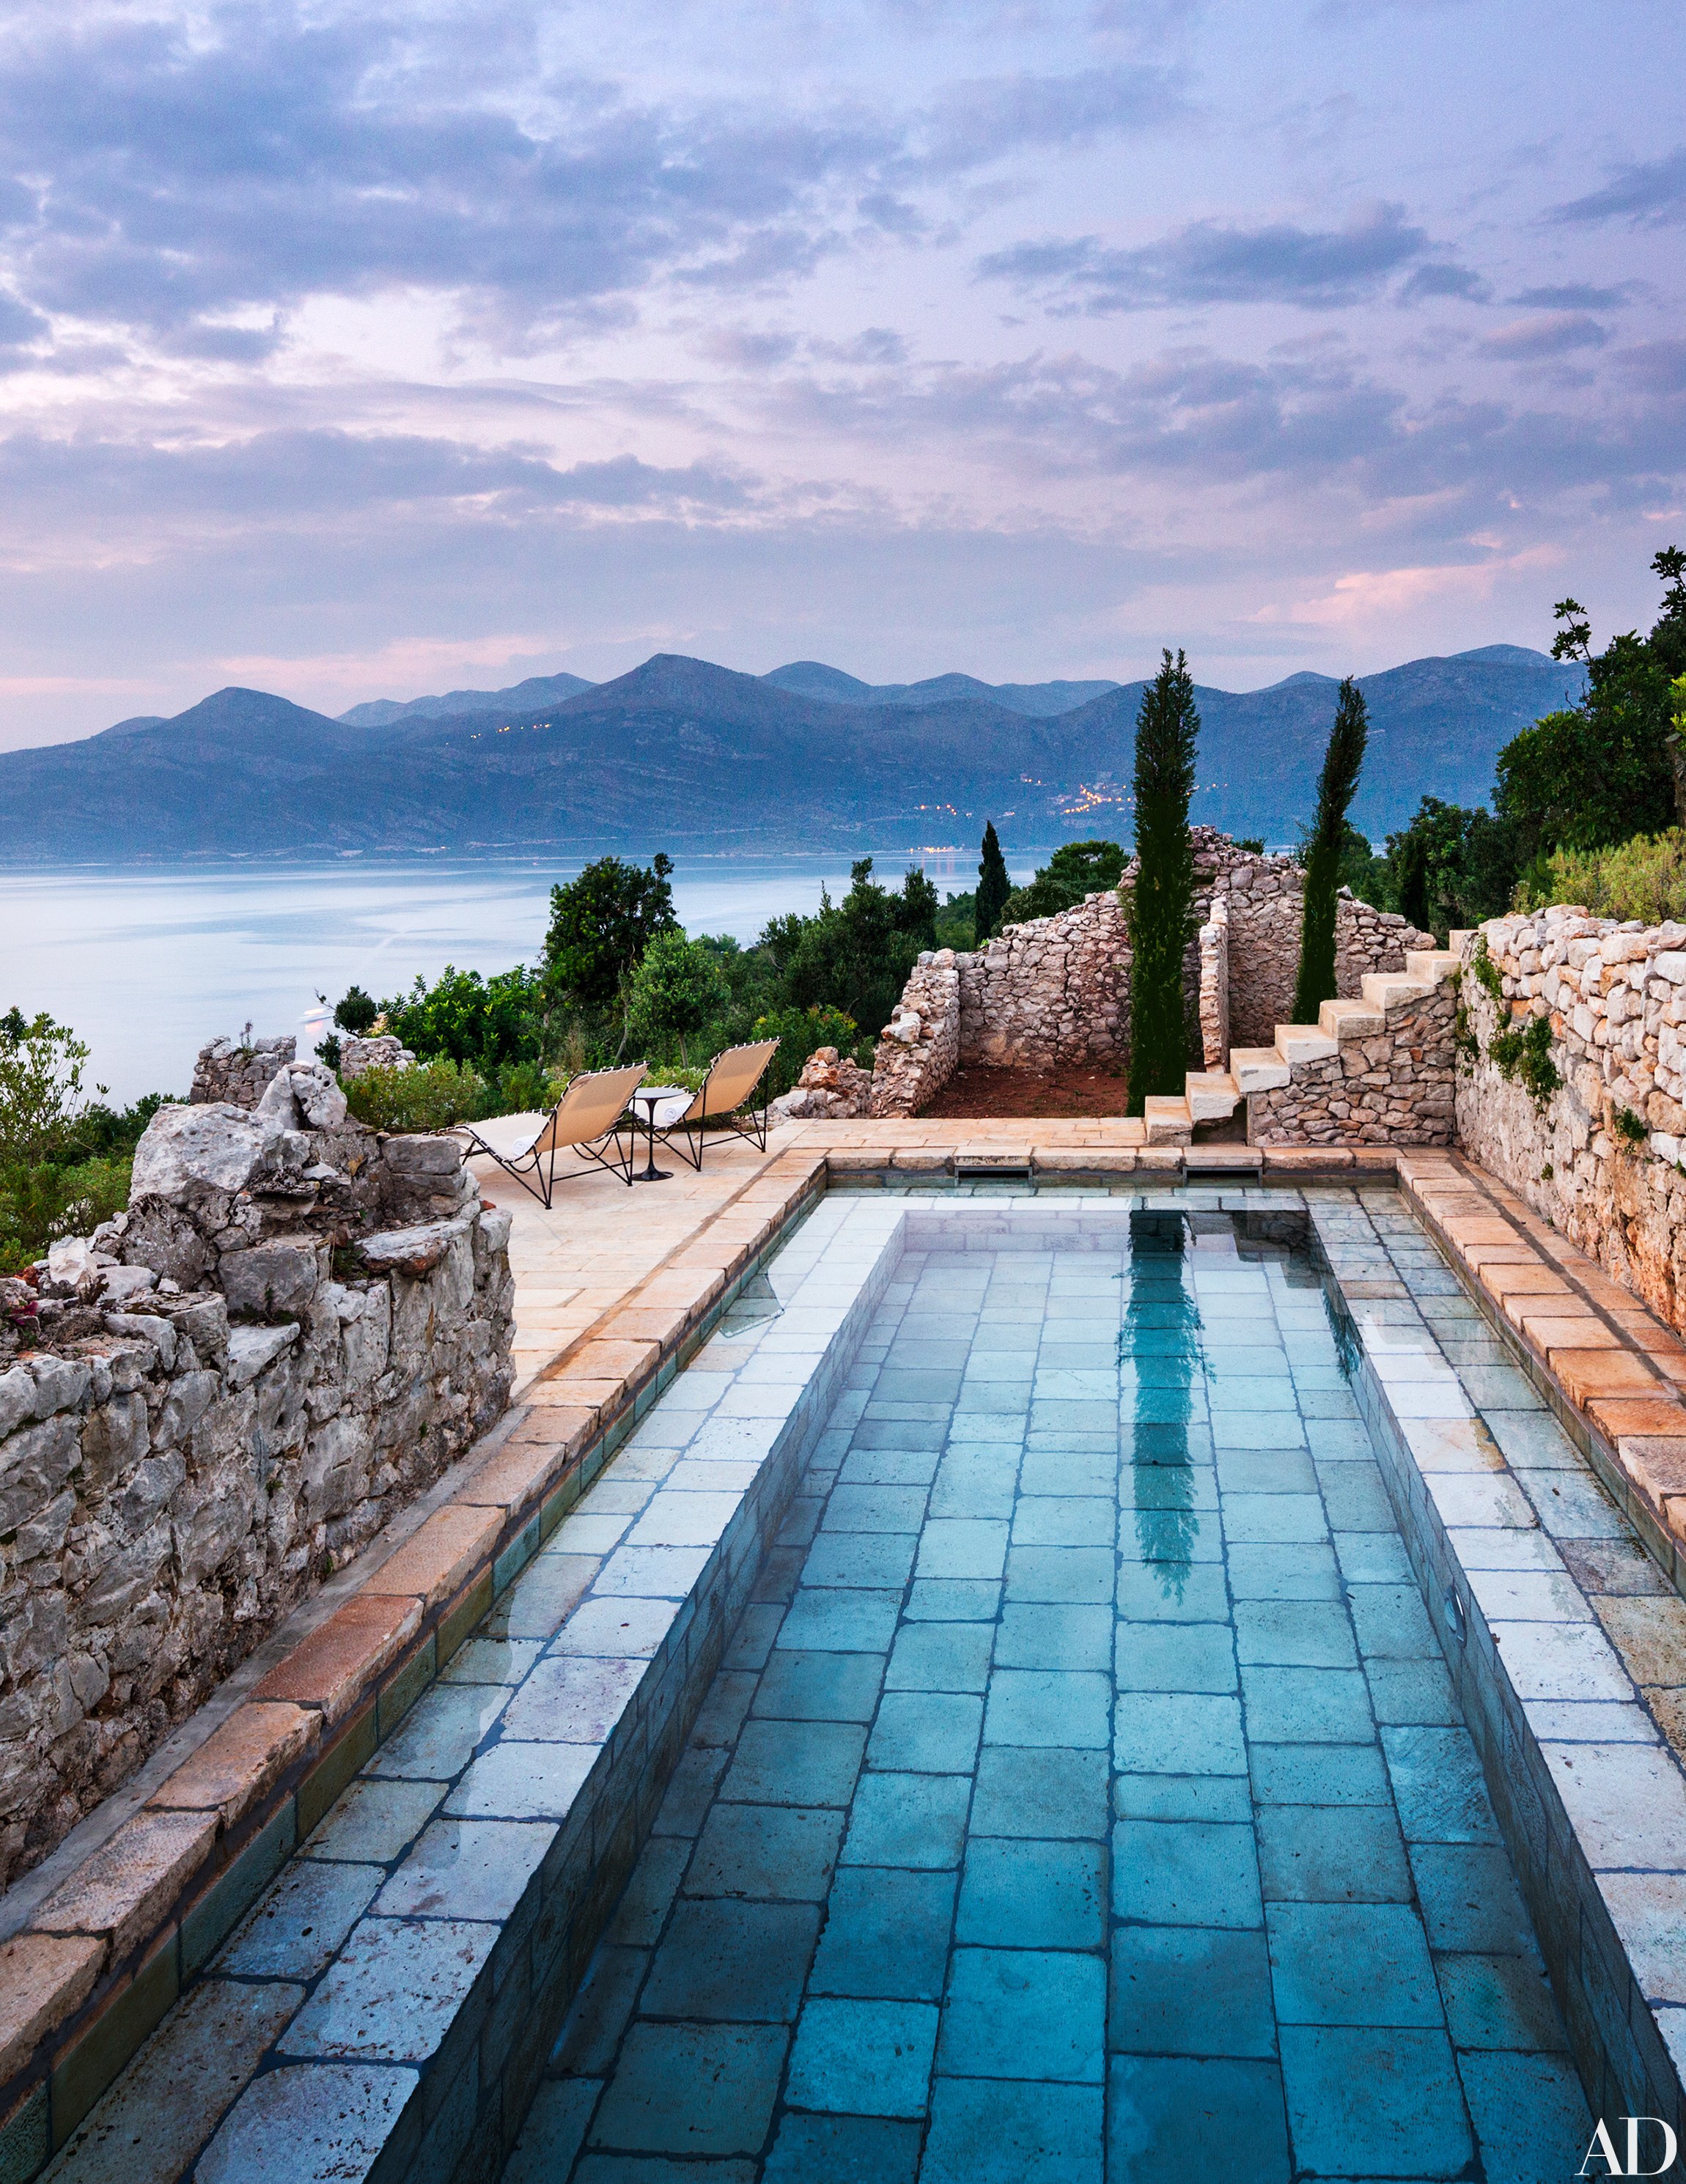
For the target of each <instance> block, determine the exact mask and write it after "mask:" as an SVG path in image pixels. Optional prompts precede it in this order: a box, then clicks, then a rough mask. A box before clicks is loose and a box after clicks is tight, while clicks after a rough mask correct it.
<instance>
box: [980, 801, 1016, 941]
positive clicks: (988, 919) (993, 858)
mask: <svg viewBox="0 0 1686 2184" xmlns="http://www.w3.org/2000/svg"><path fill="white" fill-rule="evenodd" d="M1012 892H1013V882H1012V881H1011V880H1010V879H1009V878H1008V872H1007V860H1006V858H1005V857H1003V856H1002V854H1001V843H1000V840H999V838H997V834H996V831H995V822H994V820H993V819H989V820H986V821H985V822H984V841H983V856H982V858H981V860H980V863H979V866H978V891H977V894H976V897H975V899H974V909H973V930H974V935H975V938H974V941H973V945H974V947H977V948H981V947H982V946H983V944H984V943H985V941H986V940H987V939H989V938H990V936H991V934H992V933H994V932H995V930H996V928H997V927H998V926H999V925H1000V923H1001V913H1002V911H1003V910H1004V909H1005V908H1006V906H1007V898H1008V895H1010V894H1012Z"/></svg>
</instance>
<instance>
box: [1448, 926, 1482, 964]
mask: <svg viewBox="0 0 1686 2184" xmlns="http://www.w3.org/2000/svg"><path fill="white" fill-rule="evenodd" d="M1475 937H1476V928H1475V927H1474V926H1472V925H1460V926H1459V927H1458V928H1457V929H1456V931H1455V932H1452V933H1448V934H1447V935H1446V952H1447V954H1448V955H1449V956H1454V957H1456V958H1457V959H1458V960H1459V961H1462V958H1463V953H1464V943H1465V941H1466V940H1473V939H1475Z"/></svg>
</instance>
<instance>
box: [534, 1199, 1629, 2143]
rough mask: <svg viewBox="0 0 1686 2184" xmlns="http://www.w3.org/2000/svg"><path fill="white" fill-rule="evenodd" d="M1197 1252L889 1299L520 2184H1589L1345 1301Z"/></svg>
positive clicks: (668, 1807) (912, 1285)
mask: <svg viewBox="0 0 1686 2184" xmlns="http://www.w3.org/2000/svg"><path fill="white" fill-rule="evenodd" d="M1192 1229H1193V1233H1192V1235H1191V1234H1190V1233H1189V1229H1188V1227H1187V1226H1186V1223H1185V1222H1184V1220H1183V1218H1182V1217H1181V1216H1179V1215H1156V1214H1153V1213H1136V1214H1135V1215H1134V1216H1131V1217H1130V1218H1129V1223H1128V1232H1127V1233H1128V1234H1129V1236H1130V1248H1125V1245H1124V1243H1123V1242H1122V1240H1121V1239H1122V1238H1123V1236H1124V1234H1125V1233H1126V1230H1125V1219H1124V1218H1123V1217H1120V1219H1119V1235H1120V1242H1119V1245H1118V1246H1117V1248H1102V1249H1077V1248H1062V1249H1059V1250H1057V1251H1050V1250H1002V1251H998V1252H994V1253H991V1252H985V1251H977V1250H975V1249H974V1250H969V1251H959V1250H957V1251H952V1252H950V1251H943V1250H941V1249H937V1250H932V1251H926V1252H924V1253H923V1254H918V1253H910V1254H909V1256H907V1258H906V1259H905V1260H904V1261H903V1263H902V1268H901V1269H900V1270H899V1273H898V1275H897V1278H896V1282H895V1283H894V1284H893V1285H892V1287H891V1289H890V1291H889V1292H888V1293H887V1295H886V1296H885V1301H884V1303H883V1305H882V1307H881V1308H880V1310H879V1314H878V1316H877V1318H876V1320H875V1322H874V1325H873V1326H872V1328H871V1329H870V1331H869V1333H868V1338H867V1340H866V1342H865V1344H864V1346H863V1349H862V1351H861V1352H860V1355H859V1358H858V1361H857V1366H856V1369H855V1371H854V1373H853V1374H852V1376H851V1384H850V1387H849V1390H848V1392H847V1393H846V1395H845V1396H843V1397H842V1398H841V1399H840V1402H839V1403H838V1405H837V1407H836V1409H835V1412H834V1413H833V1416H832V1419H831V1423H830V1425H829V1429H828V1430H827V1432H826V1433H825V1435H824V1436H823V1439H822V1440H821V1443H820V1445H819V1447H818V1451H817V1454H816V1457H815V1459H814V1461H813V1463H812V1465H811V1467H810V1468H809V1471H808V1474H807V1480H806V1483H805V1487H804V1490H803V1493H802V1495H801V1498H800V1499H799V1500H798V1502H796V1505H795V1507H794V1508H793V1510H792V1513H791V1515H790V1519H789V1522H788V1523H787V1525H786V1527H785V1530H784V1536H783V1541H782V1544H781V1547H780V1549H779V1551H778V1552H776V1553H775V1554H774V1556H773V1558H772V1560H771V1562H770V1563H769V1567H768V1570H767V1572H766V1574H765V1576H764V1579H763V1582H762V1589H761V1594H760V1596H759V1598H758V1600H757V1602H756V1605H754V1606H752V1607H751V1608H750V1610H749V1611H748V1613H747V1614H746V1616H745V1619H744V1622H743V1624H742V1626H741V1627H740V1630H739V1632H738V1634H737V1637H736V1640H735V1642H734V1646H733V1648H732V1650H731V1652H729V1656H728V1658H727V1660H726V1662H725V1663H724V1665H723V1669H722V1670H721V1672H720V1674H719V1675H718V1677H717V1680H716V1682H715V1685H714V1687H713V1690H712V1693H711V1696H710V1698H709V1701H708V1702H707V1705H706V1708H705V1709H704V1713H703V1715H702V1718H701V1720H700V1721H699V1723H698V1724H697V1728H696V1730H695V1733H694V1735H693V1737H692V1739H691V1741H690V1744H689V1747H688V1749H687V1751H686V1752H685V1755H684V1758H683V1759H682V1761H681V1763H680V1766H679V1769H678V1773H677V1774H676V1776H675V1778H674V1780H673V1786H672V1788H671V1790H670V1791H669V1793H668V1796H667V1800H666V1802H665V1803H664V1806H663V1808H662V1813H661V1815H660V1816H659V1818H658V1819H657V1821H656V1825H655V1829H654V1831H653V1832H652V1834H651V1836H650V1840H649V1842H648V1844H647V1846H646V1848H645V1852H644V1854H643V1856H642V1858H641V1859H640V1861H639V1865H638V1868H637V1869H636V1871H635V1873H634V1878H633V1880H632V1882H631V1883H630V1885H629V1887H628V1892H627V1895H626V1897H625V1898H624V1899H623V1901H622V1905H621V1907H620V1909H619V1911H618V1913H617V1916H616V1919H615V1920H614V1922H613V1925H612V1926H611V1931H610V1933H609V1935H608V1936H607V1938H606V1942H605V1945H604V1947H603V1948H602V1950H601V1951H600V1954H599V1957H598V1959H597V1961H596V1964H595V1967H594V1970H593V1972H592V1974H591V1976H590V1979H589V1982H588V1984H587V1986H586V1987H585V1988H584V1989H583V1992H582V1993H581V1995H580V1997H579V1998H578V2003H576V2006H575V2009H574V2010H573V2012H572V2015H571V2017H570V2020H569V2023H568V2025H567V2028H566V2029H565V2031H564V2033H563V2036H562V2038H561V2041H560V2042H559V2043H558V2046H557V2049H556V2051H555V2057H554V2059H553V2063H552V2066H551V2075H550V2078H549V2079H548V2080H547V2081H546V2082H545V2084H544V2086H543V2087H541V2090H540V2092H539V2098H538V2099H537V2101H536V2102H535V2103H534V2106H533V2111H532V2114H531V2116H530V2118H529V2120H528V2126H527V2129H526V2131H525V2133H524V2135H523V2137H522V2142H521V2144H520V2146H519V2147H518V2148H517V2150H516V2153H515V2154H514V2156H513V2157H512V2159H511V2163H510V2165H509V2168H508V2170H506V2172H505V2175H506V2179H507V2180H508V2184H533V2180H537V2179H540V2178H543V2179H545V2180H554V2184H562V2180H563V2179H566V2178H570V2177H572V2178H574V2179H576V2180H578V2184H644V2180H651V2179H655V2178H657V2177H677V2176H679V2175H681V2174H684V2175H701V2176H706V2177H709V2178H712V2179H715V2180H717V2184H738V2180H743V2184H751V2180H755V2179H761V2178H765V2179H768V2180H772V2179H798V2178H804V2179H810V2180H815V2181H816V2184H818V2180H826V2179H835V2180H839V2184H842V2180H846V2179H854V2178H859V2179H862V2180H867V2179H873V2180H879V2179H882V2180H885V2184H894V2180H900V2179H906V2180H912V2179H913V2178H915V2177H918V2178H921V2179H924V2180H926V2184H950V2180H953V2184H959V2180H962V2179H964V2180H967V2184H994V2181H995V2180H1000V2184H1041V2181H1042V2180H1047V2184H1055V2180H1058V2184H1091V2180H1093V2184H1099V2180H1101V2179H1102V2178H1103V2177H1104V2178H1108V2179H1110V2180H1113V2181H1114V2184H1123V2180H1126V2179H1129V2180H1134V2179H1137V2178H1141V2179H1143V2180H1146V2179H1148V2178H1153V2179H1162V2178H1164V2177H1167V2176H1182V2175H1188V2176H1193V2175H1209V2174H1216V2173H1220V2172H1221V2173H1224V2174H1227V2175H1234V2176H1237V2177H1242V2176H1244V2177H1247V2178H1248V2179H1249V2180H1256V2184H1276V2180H1277V2179H1281V2180H1284V2184H1286V2180H1287V2179H1288V2178H1289V2177H1291V2176H1298V2175H1302V2174H1310V2173H1315V2174H1318V2175H1337V2176H1351V2177H1355V2178H1364V2177H1380V2176H1391V2177H1402V2178H1423V2179H1426V2178H1430V2177H1437V2178H1452V2177H1457V2176H1466V2175H1474V2174H1476V2173H1477V2170H1475V2169H1474V2168H1473V2167H1472V2166H1471V2164H1472V2163H1473V2162H1474V2161H1476V2160H1477V2159H1479V2160H1480V2161H1481V2162H1482V2165H1483V2167H1484V2170H1485V2173H1486V2175H1487V2176H1488V2177H1489V2178H1498V2177H1500V2176H1503V2177H1505V2178H1506V2179H1513V2180H1516V2184H1524V2180H1531V2179H1533V2178H1535V2177H1538V2178H1540V2179H1542V2180H1544V2179H1546V2178H1553V2179H1555V2178H1557V2177H1559V2176H1565V2175H1572V2174H1573V2173H1574V2171H1575V2170H1576V2168H1577V2165H1579V2163H1580V2161H1581V2159H1582V2158H1583V2153H1584V2149H1585V2147H1586V2144H1587V2142H1588V2136H1589V2133H1590V2128H1591V2126H1590V2122H1589V2120H1588V2117H1587V2114H1586V2109H1585V2103H1584V2100H1583V2095H1582V2092H1581V2088H1580V2085H1579V2082H1578V2080H1577V2076H1576V2074H1575V2070H1574V2068H1573V2065H1572V2063H1571V2061H1570V2059H1569V2057H1568V2054H1567V2053H1566V2042H1565V2039H1564V2036H1563V2031H1562V2026H1561V2024H1560V2020H1559V2018H1558V2014H1557V2011H1556V2009H1555V2003H1554V2002H1553V1999H1552V1996H1551V1993H1550V1990H1549V1986H1548V1984H1547V1981H1546V1979H1545V1975H1544V1969H1543V1966H1542V1964H1541V1962H1540V1959H1539V1957H1538V1951H1537V1949H1536V1947H1535V1945H1534V1942H1533V1940H1532V1935H1531V1933H1530V1931H1529V1928H1528V1923H1527V1915H1526V1913H1525V1911H1524V1909H1523V1907H1522V1904H1521V1897H1520V1895H1519V1894H1518V1892H1517V1891H1516V1884H1515V1881H1514V1878H1513V1876H1512V1875H1511V1872H1510V1866H1509V1863H1508V1860H1507V1858H1506V1856H1505V1851H1504V1848H1503V1847H1502V1844H1501V1842H1500V1839H1499V1834H1498V1830H1497V1828H1496V1826H1495V1825H1494V1823H1493V1817H1492V1814H1491V1810H1490V1808H1489V1806H1488V1800H1487V1796H1486V1791H1485V1787H1484V1785H1483V1783H1482V1776H1481V1771H1480V1768H1479V1765H1478V1763H1477V1759H1476V1755H1475V1752H1474V1747H1473V1745H1472V1744H1471V1740H1470V1738H1469V1736H1468V1734H1467V1732H1466V1731H1465V1730H1464V1728H1463V1727H1462V1725H1461V1724H1460V1721H1459V1719H1458V1715H1457V1712H1456V1707H1455V1703H1454V1700H1453V1697H1452V1692H1451V1687H1450V1685H1449V1680H1448V1678H1447V1676H1446V1673H1445V1669H1444V1667H1443V1663H1442V1661H1441V1658H1440V1656H1439V1652H1438V1646H1437V1644H1436V1641H1435V1639H1434V1635H1433V1633H1432V1630H1431V1629H1430V1628H1429V1625H1428V1622H1427V1618H1426V1614H1425V1613H1424V1611H1423V1608H1422V1604H1421V1598H1420V1596H1419V1595H1418V1593H1417V1591H1416V1588H1415V1583H1414V1580H1413V1579H1412V1576H1411V1572H1410V1567H1409V1564H1408V1563H1407V1561H1406V1557H1405V1554H1404V1546H1403V1543H1402V1541H1400V1539H1399V1536H1398V1530H1397V1529H1396V1527H1395V1524H1394V1522H1393V1515H1392V1512H1391V1507H1390V1505H1389V1503H1388V1501H1387V1495H1386V1492H1385V1490H1384V1488H1383V1486H1382V1479H1381V1476H1380V1474H1379V1472H1378V1470H1377V1468H1376V1463H1375V1460H1374V1455H1373V1451H1372V1450H1371V1446H1370V1443H1369V1439H1368V1435H1367V1433H1366V1431H1365V1427H1364V1425H1363V1424H1362V1423H1361V1421H1360V1420H1359V1417H1358V1414H1357V1412H1356V1410H1355V1408H1354V1405H1353V1403H1352V1401H1351V1398H1350V1396H1349V1395H1348V1392H1347V1389H1346V1385H1345V1382H1344V1379H1343V1373H1342V1370H1341V1365H1340V1359H1339V1356H1338V1353H1337V1343H1336V1340H1335V1336H1334V1334H1333V1332H1332V1330H1331V1324H1330V1322H1329V1320H1328V1318H1327V1317H1326V1312H1325V1310H1324V1306H1323V1301H1322V1296H1321V1293H1320V1289H1319V1287H1318V1285H1317V1284H1315V1281H1314V1280H1313V1279H1311V1277H1310V1276H1309V1272H1308V1271H1306V1270H1305V1269H1304V1268H1303V1267H1301V1266H1298V1265H1297V1264H1296V1263H1295V1262H1293V1261H1292V1260H1291V1259H1290V1258H1289V1257H1287V1255H1286V1254H1284V1253H1283V1252H1282V1251H1266V1252H1261V1251H1254V1250H1253V1249H1251V1248H1250V1247H1249V1249H1248V1253H1247V1255H1246V1256H1242V1252H1241V1251H1238V1250H1237V1237H1236V1230H1235V1227H1234V1225H1233V1224H1232V1223H1231V1222H1230V1221H1229V1220H1228V1219H1227V1218H1226V1217H1222V1216H1218V1215H1210V1216H1205V1215H1198V1214H1197V1215H1196V1216H1195V1217H1194V1221H1193V1224H1192ZM1088 1241H1089V1242H1091V1243H1092V1242H1094V1241H1095V1239H1094V1238H1093V1237H1091V1238H1089V1239H1088ZM678 2164H683V2167H682V2168H681V2167H680V2166H678Z"/></svg>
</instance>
